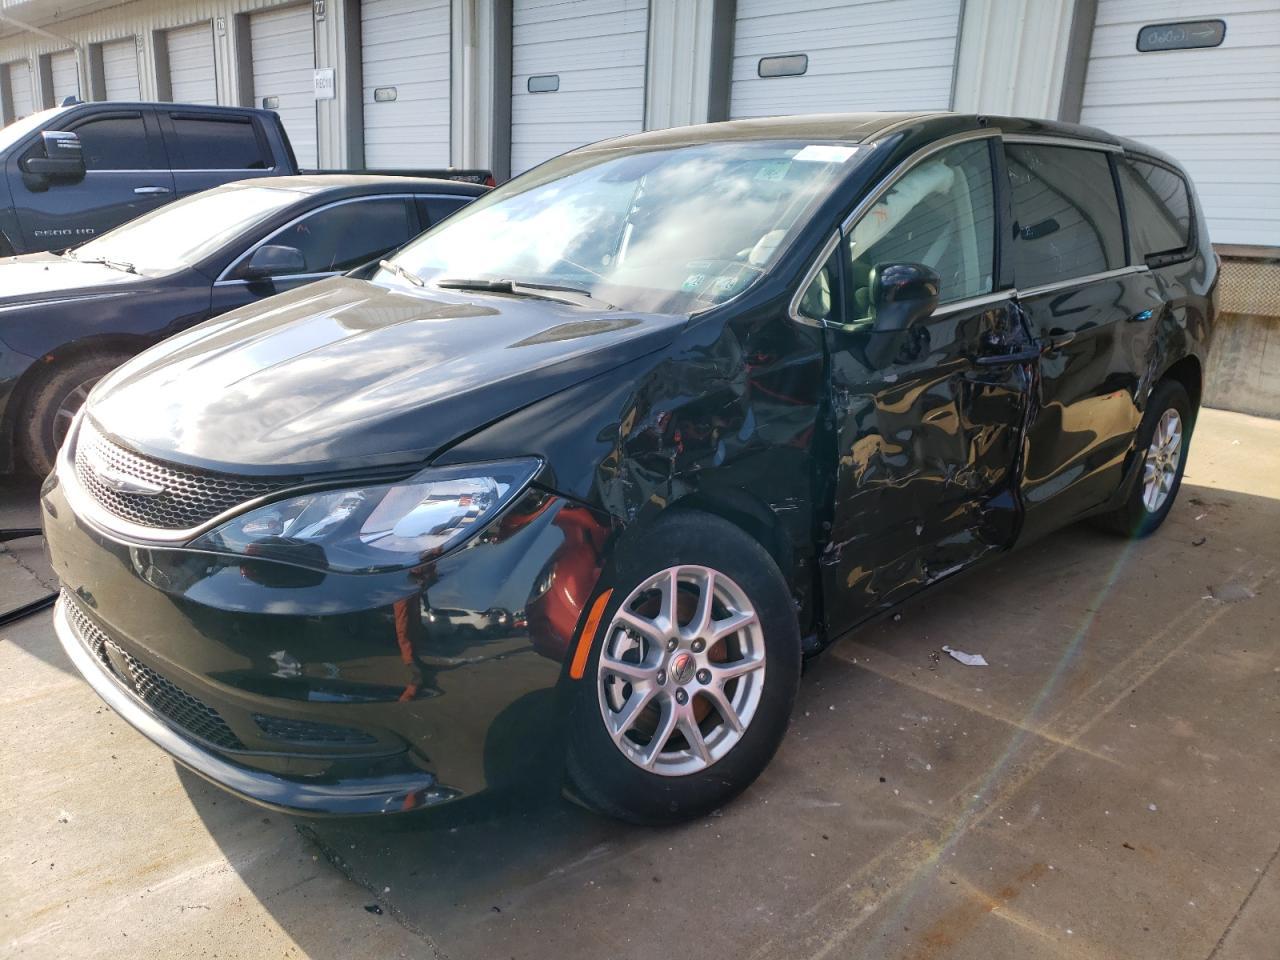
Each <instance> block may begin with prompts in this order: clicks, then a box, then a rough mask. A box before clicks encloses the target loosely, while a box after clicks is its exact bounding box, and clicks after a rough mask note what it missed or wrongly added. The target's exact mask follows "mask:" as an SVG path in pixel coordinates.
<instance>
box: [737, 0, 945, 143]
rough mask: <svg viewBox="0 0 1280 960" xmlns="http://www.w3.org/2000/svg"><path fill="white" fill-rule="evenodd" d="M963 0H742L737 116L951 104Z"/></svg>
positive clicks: (937, 107)
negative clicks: (885, 0) (882, 0)
mask: <svg viewBox="0 0 1280 960" xmlns="http://www.w3.org/2000/svg"><path fill="white" fill-rule="evenodd" d="M962 6H963V3H962V0H894V2H893V3H883V2H879V0H849V2H844V3H837V2H834V0H738V7H737V21H736V23H735V25H734V37H733V83H732V88H731V100H730V107H729V112H730V116H732V117H734V118H738V117H769V116H779V115H783V114H793V113H845V112H849V111H859V110H946V109H947V108H948V107H949V106H950V104H951V79H952V75H953V73H954V68H955V58H956V42H957V37H958V36H959V30H960V12H961V7H962Z"/></svg>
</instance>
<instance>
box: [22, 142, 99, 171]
mask: <svg viewBox="0 0 1280 960" xmlns="http://www.w3.org/2000/svg"><path fill="white" fill-rule="evenodd" d="M40 139H41V141H42V145H43V146H44V156H43V157H38V156H37V157H28V158H27V160H26V162H25V163H24V164H23V168H24V169H25V170H26V172H27V173H30V174H34V175H36V176H39V177H46V178H48V179H50V180H55V179H56V180H80V179H83V178H84V151H83V150H82V148H81V146H80V138H79V137H78V136H77V135H76V134H74V133H69V132H66V131H62V130H45V131H44V132H43V133H41V134H40Z"/></svg>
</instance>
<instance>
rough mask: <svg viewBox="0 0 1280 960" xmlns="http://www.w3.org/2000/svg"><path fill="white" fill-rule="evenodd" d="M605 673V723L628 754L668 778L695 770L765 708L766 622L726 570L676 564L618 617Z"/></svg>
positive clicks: (607, 642) (634, 595) (636, 593)
mask: <svg viewBox="0 0 1280 960" xmlns="http://www.w3.org/2000/svg"><path fill="white" fill-rule="evenodd" d="M597 680H598V684H599V697H600V711H601V714H602V715H603V717H604V723H605V727H606V728H607V729H608V731H609V735H610V737H612V739H613V742H614V743H615V744H616V745H617V747H618V749H619V750H620V751H622V755H623V756H625V757H626V758H627V759H628V760H630V761H631V762H632V763H634V764H636V765H637V766H639V767H640V768H641V769H643V770H648V771H650V772H652V773H656V774H659V775H660V776H669V777H674V776H683V775H686V774H690V773H697V772H698V771H701V770H705V769H706V768H707V767H709V766H711V765H712V764H713V763H715V762H716V761H717V760H719V759H720V758H721V757H723V756H724V755H725V754H727V753H728V752H729V751H730V750H732V749H733V748H734V747H735V746H736V745H737V743H738V741H739V740H741V739H742V736H743V734H744V733H745V732H746V730H747V727H748V726H749V725H750V723H751V721H752V719H753V718H754V717H755V714H756V710H757V708H758V707H759V705H760V695H761V693H762V691H763V690H764V683H765V656H764V636H763V634H762V633H761V629H760V619H759V617H757V616H756V612H755V609H754V608H753V607H752V605H751V601H750V599H749V598H748V597H747V595H746V593H745V592H744V591H743V590H742V588H741V587H739V586H738V585H737V584H736V583H734V582H733V580H732V579H730V578H729V577H728V576H726V575H725V574H723V573H717V572H716V571H715V570H713V569H711V568H710V567H703V566H696V565H688V566H676V567H668V568H667V569H665V570H661V571H659V572H658V573H655V574H654V575H653V576H651V577H649V578H648V579H647V580H645V581H644V582H642V583H641V584H640V585H639V586H637V587H636V588H635V589H634V590H632V591H631V594H630V595H629V596H628V597H627V598H626V600H624V601H623V603H622V605H621V606H620V607H619V608H618V610H617V612H616V613H615V614H614V618H613V623H611V624H610V625H609V628H608V630H607V631H606V633H605V637H604V652H603V653H602V654H601V656H600V660H599V669H598V671H597Z"/></svg>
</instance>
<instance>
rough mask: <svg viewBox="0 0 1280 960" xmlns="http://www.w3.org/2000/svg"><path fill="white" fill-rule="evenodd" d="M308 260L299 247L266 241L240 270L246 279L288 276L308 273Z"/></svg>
mask: <svg viewBox="0 0 1280 960" xmlns="http://www.w3.org/2000/svg"><path fill="white" fill-rule="evenodd" d="M306 272H307V261H306V258H305V257H303V256H302V251H301V250H299V249H298V248H297V247H287V246H285V245H284V244H279V243H264V244H263V245H262V246H260V247H259V248H258V249H257V250H255V251H253V256H251V257H250V258H249V261H248V263H246V264H245V265H244V267H243V268H242V269H241V271H240V275H241V276H242V277H243V278H244V279H245V280H269V279H270V278H271V277H287V276H291V275H293V274H298V273H306Z"/></svg>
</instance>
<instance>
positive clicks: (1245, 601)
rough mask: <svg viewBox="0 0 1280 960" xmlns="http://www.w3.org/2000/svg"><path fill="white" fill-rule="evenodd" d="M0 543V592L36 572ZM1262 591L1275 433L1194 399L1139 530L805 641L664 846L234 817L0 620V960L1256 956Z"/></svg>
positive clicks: (1273, 677) (517, 824)
mask: <svg viewBox="0 0 1280 960" xmlns="http://www.w3.org/2000/svg"><path fill="white" fill-rule="evenodd" d="M33 496H34V491H33V490H30V489H27V488H15V487H9V488H4V489H0V503H3V504H4V506H3V508H2V509H0V526H5V525H12V524H14V523H15V522H19V521H21V520H22V519H23V517H24V516H26V517H29V516H30V515H31V513H32V512H33V506H32V501H33ZM12 546H13V550H12V551H11V552H10V553H9V554H7V555H6V554H3V553H0V598H3V601H2V602H0V606H10V605H13V604H16V603H17V602H20V601H22V600H24V599H29V598H30V597H32V596H35V595H37V594H38V593H40V592H41V589H42V588H41V587H40V585H39V583H38V579H39V578H40V577H41V576H46V575H47V574H45V572H44V568H43V567H42V565H41V560H40V555H39V545H38V544H14V545H12ZM1278 572H1280V422H1277V421H1269V420H1259V419H1253V418H1250V417H1246V416H1243V415H1239V414H1227V413H1221V412H1217V411H1205V413H1204V414H1203V417H1202V420H1201V424H1200V427H1199V430H1198V432H1197V435H1196V438H1195V442H1194V445H1193V452H1192V459H1191V463H1190V466H1189V469H1188V471H1187V477H1186V480H1185V482H1184V485H1183V488H1182V493H1181V496H1180V498H1179V501H1178V503H1177V506H1176V507H1175V509H1174V511H1173V513H1172V515H1171V517H1170V519H1169V522H1168V523H1166V525H1165V526H1164V527H1163V528H1162V529H1161V530H1160V532H1159V533H1157V534H1156V535H1155V536H1154V537H1152V538H1151V539H1149V540H1147V541H1144V542H1142V543H1138V544H1132V545H1126V544H1124V543H1122V542H1120V541H1117V540H1114V539H1111V538H1109V537H1107V536H1105V535H1102V534H1099V533H1095V532H1094V531H1092V530H1091V529H1087V528H1074V529H1070V530H1066V531H1062V532H1061V533H1058V534H1055V535H1054V536H1052V537H1050V538H1048V539H1046V540H1044V541H1042V542H1041V543H1038V544H1036V545H1034V546H1032V547H1029V548H1027V549H1026V550H1024V551H1022V552H1019V553H1017V554H1015V555H1013V556H1010V557H1008V558H1006V559H1004V560H1002V561H1000V562H997V563H995V564H993V565H991V566H989V567H986V568H985V569H983V570H982V571H980V572H978V573H975V574H974V575H972V576H970V577H968V578H967V579H962V580H960V581H959V582H956V583H954V584H950V585H947V586H945V587H943V588H941V589H940V590H938V591H936V592H935V593H934V594H933V595H932V596H930V597H928V598H927V599H923V600H921V601H920V602H917V603H916V604H914V605H913V606H911V607H910V608H908V609H906V610H905V611H903V614H902V616H901V619H900V620H898V621H896V622H886V623H885V624H883V625H881V626H878V627H875V628H873V629H870V630H867V631H864V632H863V633H861V634H860V635H858V636H857V637H856V638H853V639H850V640H846V641H844V642H842V643H840V644H838V645H837V646H836V647H835V648H833V649H832V650H831V651H830V652H829V653H828V654H827V655H825V656H824V657H822V658H821V659H820V660H818V661H817V662H815V663H813V664H811V665H810V668H809V670H808V671H807V677H806V681H805V683H804V686H803V690H802V695H801V702H800V706H799V712H798V714H797V717H796V721H795V723H794V725H793V726H792V729H791V732H790V734H789V735H788V737H787V740H786V742H785V743H784V744H783V747H782V750H781V751H780V753H779V754H778V756H777V758H776V759H775V761H774V763H773V765H772V767H771V768H770V769H769V770H768V771H767V772H766V773H765V775H764V776H763V778H762V779H761V780H760V781H759V783H757V784H756V786H755V787H753V788H752V789H751V790H750V791H749V792H748V793H747V794H746V795H745V796H743V797H742V798H741V799H740V800H739V801H738V802H736V803H735V804H733V805H732V806H730V807H729V808H727V809H725V810H723V811H721V812H720V813H719V814H717V815H715V816H712V817H708V818H707V819H705V820H703V821H700V822H697V823H693V824H690V825H687V826H684V827H681V828H678V829H671V830H661V831H658V830H638V829H633V828H629V827H625V826H621V825H618V824H614V823H611V822H608V821H604V820H601V819H598V818H596V817H593V816H591V815H589V814H587V813H585V812H583V811H581V810H579V809H578V808H576V807H573V806H570V805H568V804H566V803H564V802H562V801H560V800H559V799H558V798H557V797H556V795H555V791H554V789H553V785H542V786H541V787H540V788H539V789H534V790H530V791H529V793H528V794H527V795H522V796H511V795H508V796H497V797H489V798H482V799H480V800H477V801H473V802H466V803H463V804H457V805H454V806H452V807H447V808H442V809H440V810H437V811H434V812H432V813H431V814H429V815H427V816H424V817H421V818H417V819H410V820H399V821H379V822H355V823H351V822H345V823H341V822H334V821H310V822H302V821H291V820H289V819H288V818H285V817H281V816H278V815H275V814H267V813H264V812H263V811H260V810H258V809H256V808H253V807H250V806H248V805H245V804H243V803H241V802H239V801H237V800H235V799H232V798H230V797H228V796H225V795H223V794H221V793H220V792H218V791H217V790H215V789H213V788H211V787H209V786H207V785H205V784H204V783H203V782H202V781H200V780H199V779H198V778H195V777H194V776H191V775H188V774H186V773H184V772H181V771H179V770H177V769H175V767H174V765H173V764H172V763H171V762H170V761H169V760H168V759H167V758H166V757H165V756H164V755H162V754H161V753H160V752H159V751H158V750H156V749H155V748H153V747H152V746H151V745H150V744H148V743H147V742H145V741H144V740H143V739H142V738H141V737H140V736H138V735H137V734H135V733H133V732H132V730H131V729H130V728H128V727H127V726H126V725H125V724H123V723H122V722H121V721H120V720H118V719H117V718H115V717H114V716H113V715H112V714H111V713H110V712H109V711H108V710H106V709H105V708H104V707H102V706H101V705H100V703H99V701H98V700H97V698H96V697H95V696H94V695H93V694H92V693H91V692H90V691H89V689H88V687H87V686H85V684H84V683H83V682H81V681H80V680H79V679H78V678H77V677H76V676H74V675H73V674H72V673H71V672H70V668H69V665H68V664H67V662H66V661H65V660H64V659H63V657H62V655H61V653H60V652H59V650H58V648H57V645H56V643H55V641H54V640H53V638H52V635H51V631H50V627H49V619H48V615H47V614H42V615H39V616H36V617H33V618H30V619H28V620H26V621H24V622H22V623H20V624H17V625H15V626H12V627H10V628H7V629H6V630H4V631H2V632H0V677H3V678H4V679H5V694H4V696H3V699H2V700H0V743H3V744H4V747H3V753H0V814H3V816H2V817H0V954H3V955H6V956H21V957H56V958H59V960H69V958H74V957H88V956H129V957H135V958H149V957H157V958H159V957H164V958H173V957H180V956H183V957H185V956H201V957H203V956H217V957H221V958H234V957H245V958H255V960H258V958H264V957H273V956H274V957H291V958H292V957H302V956H310V957H316V958H325V960H329V958H333V960H338V958H347V957H352V956H361V957H428V958H434V957H441V956H445V957H452V958H458V960H462V958H484V960H490V958H498V957H519V958H535V957H557V958H575V957H590V958H601V957H608V958H611V960H613V958H630V957H653V956H664V955H670V956H680V955H684V956H690V957H712V956H733V957H738V958H770V960H772V958H784V957H785V958H815V960H816V958H821V957H833V958H835V957H838V958H901V960H937V958H981V960H990V958H1006V957H1009V958H1013V957H1016V958H1019V960H1038V958H1057V957H1077V958H1108V960H1110V958H1123V960H1142V958H1157V960H1180V958H1190V960H1246V958H1247V960H1273V958H1276V957H1277V956H1280V946H1277V944H1278V943H1280V866H1278V865H1277V863H1276V861H1277V858H1278V857H1280V791H1278V790H1276V789H1275V785H1276V778H1277V772H1278V771H1280V645H1277V637H1280V584H1278V583H1277V580H1278V576H1277V574H1278ZM1215 597H1217V598H1220V599H1216V598H1215ZM943 643H948V644H950V645H952V646H954V647H957V648H959V649H961V650H966V651H972V652H979V653H983V654H984V655H985V656H986V658H987V659H988V660H989V661H990V664H991V665H990V666H989V667H987V668H985V669H984V668H973V667H965V666H962V665H961V664H959V663H956V662H955V661H953V660H951V659H949V658H948V657H946V656H945V655H942V656H941V658H939V656H938V650H939V647H940V646H941V645H942V644H943Z"/></svg>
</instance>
